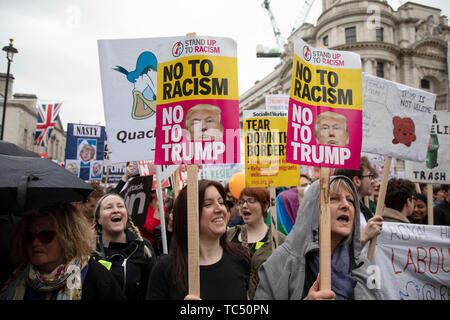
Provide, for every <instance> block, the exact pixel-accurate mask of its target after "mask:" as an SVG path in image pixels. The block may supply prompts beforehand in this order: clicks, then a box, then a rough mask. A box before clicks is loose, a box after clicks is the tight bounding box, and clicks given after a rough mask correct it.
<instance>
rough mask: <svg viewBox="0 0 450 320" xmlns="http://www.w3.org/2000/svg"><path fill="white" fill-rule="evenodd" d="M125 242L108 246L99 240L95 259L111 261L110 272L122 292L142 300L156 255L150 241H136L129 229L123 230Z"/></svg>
mask: <svg viewBox="0 0 450 320" xmlns="http://www.w3.org/2000/svg"><path fill="white" fill-rule="evenodd" d="M125 233H126V237H127V242H126V243H117V242H110V244H109V247H108V248H104V247H103V242H102V241H101V239H100V241H99V245H98V246H97V251H98V252H99V254H98V255H97V256H96V259H97V260H106V261H109V262H111V267H110V272H111V273H112V274H113V275H114V277H115V278H116V280H117V281H118V283H119V285H120V287H121V288H122V292H123V293H124V294H125V296H126V297H127V298H128V299H130V300H143V299H145V297H146V295H147V286H148V280H149V277H150V274H151V271H152V269H153V266H154V265H155V264H156V255H155V252H154V250H153V248H152V245H151V244H150V242H148V241H147V240H145V239H144V241H143V242H141V241H138V240H137V238H136V236H135V235H134V233H133V232H131V231H130V230H125ZM144 246H147V247H148V248H149V249H150V252H151V257H146V256H145V252H144Z"/></svg>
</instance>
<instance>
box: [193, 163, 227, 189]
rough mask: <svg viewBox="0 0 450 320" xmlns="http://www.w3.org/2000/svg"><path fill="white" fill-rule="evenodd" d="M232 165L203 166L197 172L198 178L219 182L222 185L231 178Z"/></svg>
mask: <svg viewBox="0 0 450 320" xmlns="http://www.w3.org/2000/svg"><path fill="white" fill-rule="evenodd" d="M235 166H236V164H234V163H230V164H204V165H202V169H201V170H200V171H199V174H198V178H199V179H206V180H215V181H220V182H222V183H223V184H224V185H225V184H227V183H228V181H230V179H231V177H232V176H233V168H234V167H235Z"/></svg>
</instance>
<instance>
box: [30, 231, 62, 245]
mask: <svg viewBox="0 0 450 320" xmlns="http://www.w3.org/2000/svg"><path fill="white" fill-rule="evenodd" d="M55 235H56V232H54V231H50V230H42V231H40V232H38V233H32V232H28V231H27V232H25V240H26V241H27V243H33V241H34V239H36V237H38V238H39V241H41V242H42V243H50V242H52V241H53V239H54V238H55Z"/></svg>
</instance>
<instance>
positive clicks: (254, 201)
mask: <svg viewBox="0 0 450 320" xmlns="http://www.w3.org/2000/svg"><path fill="white" fill-rule="evenodd" d="M257 201H258V200H256V199H255V198H248V199H245V200H244V199H241V200H239V201H238V202H237V204H238V206H239V207H243V206H244V204H245V203H247V204H254V203H256V202H257Z"/></svg>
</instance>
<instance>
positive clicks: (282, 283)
mask: <svg viewBox="0 0 450 320" xmlns="http://www.w3.org/2000/svg"><path fill="white" fill-rule="evenodd" d="M333 179H345V180H346V181H347V182H349V184H350V185H351V187H352V190H353V194H354V198H355V200H356V201H355V225H354V228H353V235H352V243H351V246H350V247H351V249H353V254H352V255H351V256H353V257H354V258H353V259H354V261H353V263H352V264H351V265H353V266H356V268H354V269H353V270H352V271H351V276H352V277H353V278H354V279H355V280H356V281H357V284H356V287H355V289H354V298H355V299H364V300H366V299H381V295H380V293H379V291H378V290H376V289H369V288H368V287H367V285H366V284H367V280H368V277H369V276H370V275H371V274H370V273H368V272H367V267H368V266H369V265H370V263H369V261H368V260H367V259H366V258H365V257H363V256H361V241H360V231H359V228H360V223H359V217H360V208H359V200H358V195H357V192H356V189H355V187H354V185H353V183H352V182H351V181H350V179H348V178H347V177H344V176H334V177H331V180H333ZM319 192H320V189H319V180H317V181H315V182H314V183H313V184H312V185H311V186H310V188H309V189H308V191H307V192H306V194H305V196H304V198H303V200H302V202H301V204H300V207H299V209H298V214H297V219H296V221H295V224H294V227H293V228H292V230H291V232H290V233H289V235H288V236H287V237H286V241H285V242H284V243H283V244H282V245H281V246H279V247H278V248H277V249H276V250H275V251H274V253H273V254H272V255H271V256H270V258H269V259H268V260H267V261H266V262H265V263H264V264H263V265H262V266H261V268H260V269H259V273H258V275H259V279H260V280H259V285H258V288H257V290H256V295H255V300H256V299H268V300H298V299H301V298H302V296H303V289H304V283H305V274H306V272H305V268H306V259H305V256H306V254H307V253H308V252H310V251H313V250H319V215H320V208H319V203H320V194H319ZM305 290H309V289H305Z"/></svg>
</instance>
